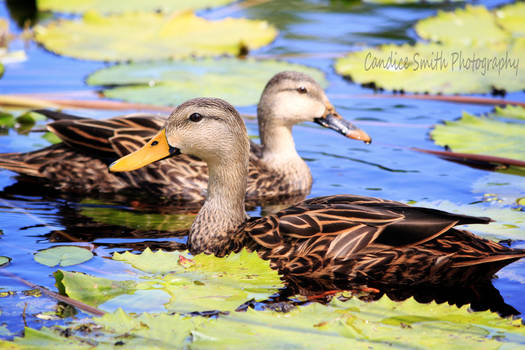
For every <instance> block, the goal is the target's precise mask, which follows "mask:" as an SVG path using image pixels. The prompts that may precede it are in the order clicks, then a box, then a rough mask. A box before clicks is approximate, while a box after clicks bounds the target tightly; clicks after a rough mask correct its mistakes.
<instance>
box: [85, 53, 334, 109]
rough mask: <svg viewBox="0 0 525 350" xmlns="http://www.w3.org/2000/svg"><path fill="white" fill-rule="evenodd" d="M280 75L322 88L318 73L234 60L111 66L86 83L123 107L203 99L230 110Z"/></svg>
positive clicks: (255, 99) (254, 96) (297, 67)
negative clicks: (294, 74) (295, 74)
mask: <svg viewBox="0 0 525 350" xmlns="http://www.w3.org/2000/svg"><path fill="white" fill-rule="evenodd" d="M284 70H296V71H300V72H304V73H307V74H309V75H311V76H312V77H313V78H314V79H316V80H317V81H318V82H319V83H321V84H322V85H326V80H325V78H324V75H323V73H322V72H321V71H319V70H317V69H314V68H309V67H305V66H302V65H298V64H292V63H287V62H280V61H270V60H266V61H257V60H253V59H246V60H238V59H233V58H223V59H219V60H213V59H201V60H182V61H160V62H158V61H157V62H151V63H132V64H123V65H116V66H111V67H108V68H104V69H102V70H99V71H97V72H95V73H93V74H91V75H90V76H89V77H88V79H87V83H88V84H89V85H101V86H110V87H111V88H108V89H106V90H104V95H105V96H107V97H111V98H117V99H122V100H125V101H132V102H139V103H150V104H156V105H178V104H180V103H182V102H184V101H186V100H188V99H190V98H194V97H199V96H204V97H206V96H208V97H220V98H222V99H225V100H226V101H228V102H230V103H232V104H233V105H235V106H248V105H254V104H256V103H257V102H258V101H259V97H260V96H261V92H262V90H263V89H264V86H265V85H266V83H267V82H268V80H270V78H271V77H272V76H273V75H274V74H276V73H278V72H281V71H284ZM246 77H250V78H249V79H247V78H246Z"/></svg>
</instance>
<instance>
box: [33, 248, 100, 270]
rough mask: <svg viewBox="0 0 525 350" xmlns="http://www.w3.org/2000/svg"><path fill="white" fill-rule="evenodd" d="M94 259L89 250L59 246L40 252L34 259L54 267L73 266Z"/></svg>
mask: <svg viewBox="0 0 525 350" xmlns="http://www.w3.org/2000/svg"><path fill="white" fill-rule="evenodd" d="M92 257H93V253H91V252H90V251H89V250H87V249H84V248H80V247H75V246H57V247H52V248H48V249H43V250H40V251H38V252H37V253H36V254H35V256H34V259H35V261H36V262H39V263H40V264H43V265H47V266H50V267H53V266H57V265H60V266H71V265H77V264H81V263H83V262H86V261H88V260H89V259H91V258H92Z"/></svg>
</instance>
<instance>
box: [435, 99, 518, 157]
mask: <svg viewBox="0 0 525 350" xmlns="http://www.w3.org/2000/svg"><path fill="white" fill-rule="evenodd" d="M522 112H523V114H524V115H525V109H524V108H522ZM430 135H431V137H432V138H433V139H434V141H435V142H436V144H438V145H440V146H448V147H449V148H450V149H452V150H453V151H454V152H459V153H473V154H485V155H491V156H496V157H505V158H512V159H518V160H525V138H524V137H523V135H525V124H523V123H507V122H504V121H501V120H500V119H498V118H496V117H495V116H494V115H488V116H481V117H477V116H474V115H472V114H469V113H467V112H463V116H462V117H461V119H459V120H457V121H446V122H445V124H439V125H436V127H435V128H434V130H432V132H431V134H430Z"/></svg>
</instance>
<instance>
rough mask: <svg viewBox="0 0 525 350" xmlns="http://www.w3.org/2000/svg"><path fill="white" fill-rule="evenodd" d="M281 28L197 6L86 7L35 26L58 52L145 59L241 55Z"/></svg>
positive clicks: (43, 41) (91, 57)
mask: <svg viewBox="0 0 525 350" xmlns="http://www.w3.org/2000/svg"><path fill="white" fill-rule="evenodd" d="M276 36H277V29H275V28H274V27H273V26H271V25H269V24H268V23H267V22H266V21H260V20H250V19H244V18H225V19H222V20H217V21H209V20H206V19H204V18H201V17H197V16H196V15H195V14H194V13H192V12H183V13H179V14H176V15H170V16H168V15H164V14H160V13H142V12H134V13H124V14H120V15H111V16H101V15H100V14H98V13H97V12H93V11H90V12H86V13H85V14H84V16H83V18H82V19H81V20H58V21H54V22H51V23H50V24H48V25H47V26H38V27H37V28H35V39H36V41H38V42H39V43H41V44H42V45H44V46H45V47H46V48H47V49H48V50H50V51H53V52H55V53H57V54H61V55H65V56H71V57H76V58H81V59H88V60H97V61H126V60H133V61H140V60H151V59H162V58H184V57H189V56H217V55H223V54H229V55H238V54H239V53H241V52H243V51H245V50H246V49H249V50H250V49H257V48H259V47H262V46H264V45H267V44H269V43H270V42H271V41H272V40H273V39H274V38H275V37H276Z"/></svg>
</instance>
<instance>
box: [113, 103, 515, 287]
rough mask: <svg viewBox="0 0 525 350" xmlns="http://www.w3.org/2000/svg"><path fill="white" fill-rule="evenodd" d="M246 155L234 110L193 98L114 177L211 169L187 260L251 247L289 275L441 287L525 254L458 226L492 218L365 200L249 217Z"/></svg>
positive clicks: (315, 202)
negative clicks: (142, 170) (171, 162)
mask: <svg viewBox="0 0 525 350" xmlns="http://www.w3.org/2000/svg"><path fill="white" fill-rule="evenodd" d="M249 150H250V143H249V141H248V137H247V133H246V127H245V125H244V122H243V120H242V119H241V117H240V116H239V114H238V112H237V111H236V110H235V108H234V107H233V106H231V105H230V104H229V103H228V102H226V101H223V100H221V99H217V98H196V99H192V100H189V101H187V102H184V103H182V104H181V105H179V106H178V107H177V108H175V110H174V111H173V112H172V113H171V115H170V116H169V118H168V120H167V122H166V125H165V127H164V128H163V129H162V130H160V131H159V132H158V134H157V135H156V136H155V137H153V138H152V139H151V140H150V141H149V142H148V143H147V144H146V145H144V146H143V147H142V148H141V149H140V150H137V151H135V152H134V153H131V154H129V155H127V156H125V157H123V158H121V159H119V160H117V161H115V162H114V163H112V164H111V165H110V167H109V170H110V171H112V172H121V171H128V170H130V169H135V168H137V167H140V166H145V165H147V164H149V163H151V162H157V161H164V160H163V159H165V158H166V157H178V156H181V155H184V154H186V155H191V156H195V157H198V158H199V159H202V160H203V161H204V162H206V164H207V166H208V169H209V180H208V196H207V198H206V201H205V202H204V204H203V206H202V207H201V209H200V211H199V212H198V214H197V215H196V217H195V220H194V222H193V223H192V225H191V227H190V229H189V232H188V239H187V245H188V248H189V250H190V252H191V253H193V254H198V253H205V254H215V255H216V256H224V255H226V254H228V253H230V252H236V251H239V250H240V249H242V248H243V247H245V248H247V249H249V250H251V251H257V252H258V254H259V255H260V256H261V257H262V258H263V259H267V260H269V261H270V265H271V266H272V267H273V268H275V269H277V270H279V272H280V273H282V274H283V275H286V276H295V277H297V278H311V279H329V280H351V281H353V282H355V283H381V282H383V283H390V284H392V283H393V284H399V285H414V284H418V283H423V282H425V283H439V281H440V280H443V279H446V278H454V276H455V275H458V274H460V273H461V274H465V273H467V274H469V273H471V272H469V271H474V270H475V271H476V272H475V273H477V274H478V275H479V276H478V277H479V278H480V279H483V278H486V276H487V275H492V274H494V273H495V272H496V271H498V270H499V269H500V268H502V267H503V266H505V265H507V264H509V263H511V262H513V261H516V260H518V259H520V258H522V257H524V256H525V250H523V249H513V248H510V247H506V246H503V245H501V244H499V243H496V242H493V241H489V240H486V239H483V238H481V237H478V236H476V235H474V234H473V233H471V232H468V231H465V230H461V229H457V228H455V226H457V225H465V224H488V223H489V222H491V219H490V218H487V217H474V216H468V215H461V214H453V213H448V212H445V211H441V210H437V209H432V208H424V207H414V206H409V205H406V204H403V203H400V202H397V201H392V200H385V199H379V198H373V197H367V196H358V195H350V194H339V195H330V196H324V197H317V198H311V199H307V200H304V201H302V202H300V203H298V204H295V205H292V206H290V207H288V208H286V209H282V210H281V211H278V212H277V213H274V214H271V215H267V216H263V217H252V218H249V217H248V216H247V214H246V211H245V205H244V200H245V196H244V193H245V192H246V186H247V179H248V176H249V159H250V156H249ZM473 269H474V270H473ZM472 273H474V272H472Z"/></svg>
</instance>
